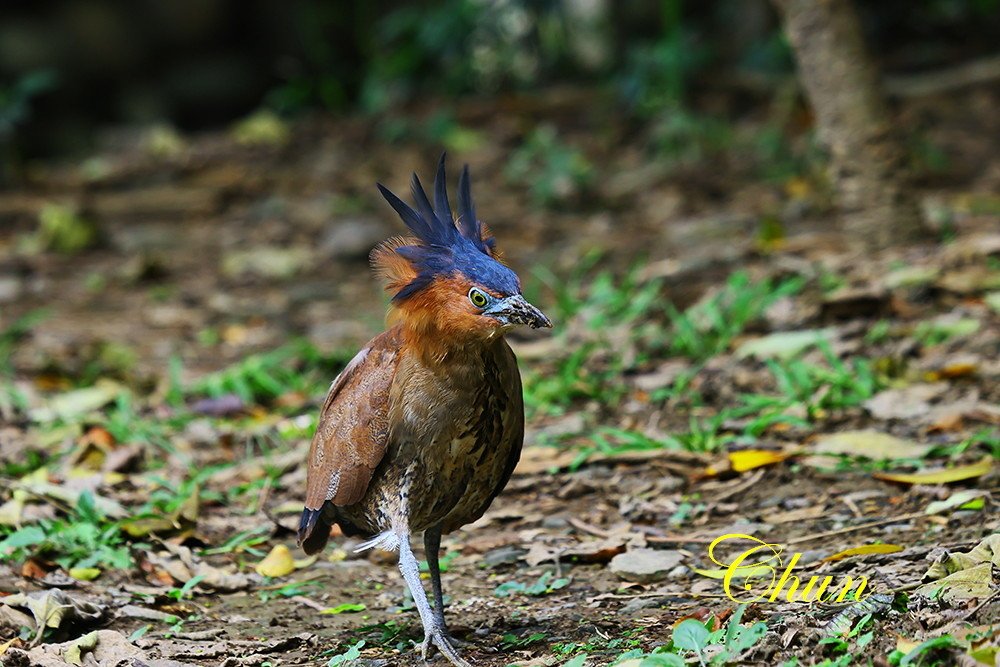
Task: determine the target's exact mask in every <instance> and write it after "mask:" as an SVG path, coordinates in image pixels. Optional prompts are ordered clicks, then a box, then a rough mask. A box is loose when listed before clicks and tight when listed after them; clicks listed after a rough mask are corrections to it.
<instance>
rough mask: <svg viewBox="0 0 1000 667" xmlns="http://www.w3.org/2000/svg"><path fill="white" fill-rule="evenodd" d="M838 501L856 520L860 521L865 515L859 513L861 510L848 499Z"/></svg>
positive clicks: (845, 497)
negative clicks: (845, 506)
mask: <svg viewBox="0 0 1000 667" xmlns="http://www.w3.org/2000/svg"><path fill="white" fill-rule="evenodd" d="M840 500H841V502H843V503H844V504H845V505H847V509H849V510H851V513H852V514H853V515H854V516H856V517H857V518H859V519H860V518H861V517H863V516H864V515H865V513H864V512H862V511H861V508H859V507H858V504H857V503H856V502H854V501H853V500H851V499H850V498H849V497H847V496H844V497H843V498H841V499H840Z"/></svg>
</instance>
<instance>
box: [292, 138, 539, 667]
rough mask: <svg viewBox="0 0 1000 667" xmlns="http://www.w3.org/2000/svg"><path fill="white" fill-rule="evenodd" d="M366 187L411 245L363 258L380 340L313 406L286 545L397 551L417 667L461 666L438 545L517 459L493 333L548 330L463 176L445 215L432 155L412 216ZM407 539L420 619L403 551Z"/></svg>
mask: <svg viewBox="0 0 1000 667" xmlns="http://www.w3.org/2000/svg"><path fill="white" fill-rule="evenodd" d="M376 185H377V187H378V189H379V191H380V192H381V193H382V196H383V197H384V198H385V199H386V201H387V202H388V203H389V205H390V206H391V207H392V208H393V209H394V210H395V212H396V213H397V214H398V215H399V217H400V218H401V219H402V221H403V223H404V224H405V225H406V227H407V228H408V229H409V231H410V233H411V234H412V236H409V237H395V238H392V239H389V240H388V241H385V242H384V243H382V244H381V245H379V246H378V247H376V248H375V249H374V250H373V251H372V254H371V261H372V266H373V268H374V269H375V272H376V273H377V274H378V276H379V277H380V278H381V279H382V281H383V283H384V286H385V289H386V291H388V292H389V293H390V294H391V301H390V310H389V315H388V317H387V330H386V331H384V332H383V333H381V334H379V335H378V336H376V337H375V338H373V339H372V340H371V341H370V342H369V343H368V344H367V345H365V346H364V348H363V349H362V350H361V351H360V352H358V354H357V356H355V357H354V359H353V360H352V361H351V362H350V363H348V364H347V366H346V367H345V368H344V370H343V371H342V372H341V373H340V375H339V376H337V378H336V379H335V380H334V381H333V384H332V385H331V387H330V390H329V393H328V394H327V396H326V400H325V401H324V403H323V407H322V412H321V414H320V418H319V423H318V424H317V427H316V432H315V435H314V436H313V439H312V445H311V447H310V451H309V459H308V479H307V484H306V500H305V508H304V510H303V512H302V518H301V522H300V526H299V531H298V538H299V544H300V545H301V546H302V548H303V549H304V550H305V552H306V553H309V554H313V553H317V552H318V551H320V550H321V549H322V548H323V547H324V545H325V544H326V542H327V540H328V539H329V536H330V529H331V527H332V526H333V525H334V524H338V525H339V526H340V528H341V530H342V531H343V533H344V534H345V535H348V536H355V535H362V536H366V537H369V538H370V539H369V540H368V541H366V542H364V543H363V544H362V545H361V547H359V550H360V549H365V548H381V549H385V550H388V551H398V553H399V571H400V573H401V574H402V577H403V580H404V581H405V583H406V586H407V588H409V590H410V593H411V594H412V596H413V601H414V603H415V605H416V608H417V611H418V612H419V614H420V620H421V622H422V624H423V629H424V640H423V642H422V643H421V644H420V645H419V646H420V649H421V655H422V656H423V658H424V659H425V660H426V659H427V657H428V652H429V651H431V650H433V649H432V647H437V649H438V650H440V651H441V653H442V654H443V655H444V656H445V657H446V658H447V659H448V660H449V661H450V662H451V663H452V664H454V665H458V666H459V667H467V666H468V665H469V663H468V662H466V661H465V660H464V659H463V658H462V657H461V656H460V655H459V654H458V652H457V651H456V649H455V644H456V643H457V640H454V639H453V638H452V637H451V636H450V634H449V633H448V628H447V626H446V624H445V619H444V609H443V599H442V597H443V596H442V591H441V570H440V567H439V564H438V555H439V553H438V552H439V550H440V545H441V536H442V535H443V534H446V533H450V532H452V531H454V530H456V529H458V528H459V527H461V526H463V525H465V524H467V523H470V522H472V521H475V520H476V519H478V518H479V517H481V516H482V515H483V514H484V513H485V512H486V509H487V508H488V507H489V505H490V503H491V502H492V501H493V499H494V498H495V497H496V496H497V494H499V493H500V491H501V490H502V489H503V488H504V486H505V485H506V484H507V481H508V480H509V479H510V476H511V473H512V472H513V470H514V467H515V465H516V464H517V461H518V458H519V457H520V454H521V445H522V441H523V439H524V402H523V396H522V394H521V376H520V373H519V371H518V367H517V359H516V358H515V356H514V353H513V351H512V350H511V348H510V346H509V345H508V344H507V342H506V340H505V339H504V335H505V334H506V333H507V332H509V331H510V330H511V329H513V328H514V327H516V326H519V325H527V326H529V327H532V328H539V327H551V326H552V324H551V322H550V321H549V319H548V318H547V317H546V316H545V315H544V314H543V313H542V312H541V311H540V310H539V309H538V308H536V307H535V306H533V305H531V304H530V303H528V301H527V300H526V299H525V298H524V296H523V295H522V294H521V282H520V280H519V279H518V277H517V274H516V273H514V271H512V270H511V269H510V268H508V267H507V266H506V265H505V264H504V263H503V262H502V260H501V257H500V255H499V253H498V251H497V248H496V243H495V240H494V238H493V236H492V235H491V233H490V232H489V230H488V229H487V227H486V226H485V225H483V223H482V222H480V220H479V219H478V218H477V217H476V210H475V206H474V204H473V201H472V194H471V183H470V177H469V168H468V165H466V166H465V168H464V169H463V170H462V173H461V176H460V177H459V185H458V207H457V214H455V213H453V212H452V210H451V206H450V204H449V202H448V192H447V185H446V179H445V156H444V155H442V156H441V160H440V162H439V164H438V169H437V174H436V176H435V179H434V203H433V204H431V202H430V200H429V199H428V197H427V194H426V193H425V191H424V189H423V186H422V185H421V184H420V180H419V179H418V178H417V175H416V174H414V175H413V178H412V180H411V184H410V185H411V190H412V194H413V199H414V202H415V204H416V208H415V209H414V208H411V207H410V206H409V205H407V204H406V203H405V202H403V201H402V200H401V199H400V198H399V197H397V196H396V195H394V194H393V193H392V192H390V191H389V190H388V189H387V188H386V187H385V186H383V185H382V184H380V183H379V184H376ZM420 533H423V541H424V547H425V550H426V558H427V563H428V565H429V570H430V579H431V588H432V592H433V599H434V606H433V607H431V605H430V603H429V601H428V599H427V594H426V592H425V591H424V588H423V584H422V583H421V581H420V572H419V567H418V562H417V559H416V557H415V556H414V554H413V550H412V547H411V543H410V539H411V535H417V534H420Z"/></svg>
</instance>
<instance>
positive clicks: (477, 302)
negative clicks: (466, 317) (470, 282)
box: [469, 287, 489, 308]
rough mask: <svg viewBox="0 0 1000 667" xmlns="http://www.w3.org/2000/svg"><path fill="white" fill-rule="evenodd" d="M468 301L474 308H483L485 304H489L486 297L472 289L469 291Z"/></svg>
mask: <svg viewBox="0 0 1000 667" xmlns="http://www.w3.org/2000/svg"><path fill="white" fill-rule="evenodd" d="M469 301H471V302H472V305H473V306H475V307H476V308H484V307H485V306H486V304H487V303H488V302H489V299H487V298H486V295H485V294H483V293H482V292H481V291H480V290H478V289H476V288H475V287H473V288H472V289H470V290H469Z"/></svg>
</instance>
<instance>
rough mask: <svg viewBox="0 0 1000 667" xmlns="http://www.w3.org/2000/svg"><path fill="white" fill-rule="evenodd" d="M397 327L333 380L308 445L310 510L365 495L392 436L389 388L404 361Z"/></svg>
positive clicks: (373, 342)
mask: <svg viewBox="0 0 1000 667" xmlns="http://www.w3.org/2000/svg"><path fill="white" fill-rule="evenodd" d="M400 344H401V341H400V339H399V332H398V330H389V331H387V332H385V333H383V334H381V335H379V336H377V337H376V338H374V339H372V341H371V342H370V343H369V344H368V345H367V346H366V347H365V348H364V349H363V350H361V351H360V352H358V354H357V356H355V357H354V359H352V360H351V362H350V363H349V364H348V365H347V367H345V368H344V370H343V372H341V374H340V375H339V376H337V379H336V380H334V381H333V385H332V386H331V387H330V391H329V393H327V396H326V400H325V401H324V403H323V409H322V411H321V413H320V418H319V424H318V425H317V426H316V433H315V435H313V440H312V446H311V447H310V449H309V471H308V476H307V482H306V502H305V506H306V510H307V511H309V510H320V509H321V508H322V507H323V505H324V504H325V503H326V502H327V501H329V502H331V503H333V504H334V505H339V506H346V505H353V504H354V503H357V502H358V501H359V500H361V498H362V497H363V496H364V495H365V491H366V490H367V489H368V483H369V482H370V481H371V478H372V474H373V473H374V472H375V468H377V467H378V464H379V462H381V460H382V457H383V455H384V454H385V449H386V444H387V442H388V439H389V409H390V405H389V403H390V400H389V389H390V387H391V386H392V380H393V377H394V376H395V374H396V368H397V366H398V364H399V356H400V355H399V347H400Z"/></svg>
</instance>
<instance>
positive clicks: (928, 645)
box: [899, 635, 959, 667]
mask: <svg viewBox="0 0 1000 667" xmlns="http://www.w3.org/2000/svg"><path fill="white" fill-rule="evenodd" d="M956 646H959V643H958V642H957V641H956V640H955V638H954V637H952V636H951V635H942V636H940V637H934V638H933V639H928V640H927V641H925V642H924V643H922V644H920V645H919V646H917V647H916V648H915V649H913V650H912V651H910V652H909V653H907V654H906V655H905V656H903V659H902V660H900V662H899V664H900V665H901V666H902V667H906V665H911V664H915V661H917V660H919V659H920V656H921V655H923V654H924V653H926V652H927V651H933V650H935V649H944V648H952V647H956Z"/></svg>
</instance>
